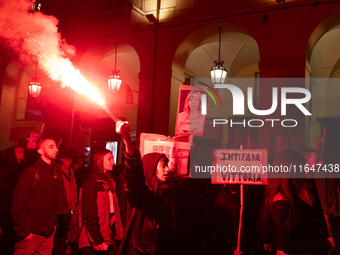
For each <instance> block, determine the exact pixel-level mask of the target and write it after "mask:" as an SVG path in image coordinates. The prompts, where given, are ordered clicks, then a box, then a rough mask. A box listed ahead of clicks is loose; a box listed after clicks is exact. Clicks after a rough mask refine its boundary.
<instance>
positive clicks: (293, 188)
mask: <svg viewBox="0 0 340 255" xmlns="http://www.w3.org/2000/svg"><path fill="white" fill-rule="evenodd" d="M305 163H306V160H305V158H304V157H303V155H302V154H300V153H298V152H297V151H294V150H285V151H283V152H281V153H280V154H279V155H278V156H277V158H276V159H275V161H274V165H273V166H281V165H282V166H288V167H289V166H290V165H304V164H305ZM298 177H300V178H298ZM304 177H305V176H303V175H301V176H298V175H297V173H294V172H293V171H292V172H283V171H282V172H278V173H275V176H271V177H270V179H269V183H268V186H267V188H266V193H265V203H264V206H263V211H262V215H261V216H262V217H261V224H262V226H264V228H267V229H266V231H267V233H266V239H267V240H266V241H265V242H264V243H266V244H265V247H269V245H268V242H271V244H272V246H271V249H272V254H277V255H283V254H308V255H312V254H313V255H314V254H323V253H324V252H327V251H328V250H329V249H334V247H335V244H334V240H333V238H332V237H328V238H326V237H322V236H320V231H319V230H320V229H321V228H322V226H320V222H318V221H317V220H315V215H314V214H313V210H311V208H312V205H313V202H314V199H313V194H312V190H311V185H310V180H308V179H305V178H304ZM262 228H263V227H262ZM269 237H272V238H269ZM275 252H276V253H275Z"/></svg>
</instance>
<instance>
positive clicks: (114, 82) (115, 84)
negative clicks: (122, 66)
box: [107, 43, 122, 93]
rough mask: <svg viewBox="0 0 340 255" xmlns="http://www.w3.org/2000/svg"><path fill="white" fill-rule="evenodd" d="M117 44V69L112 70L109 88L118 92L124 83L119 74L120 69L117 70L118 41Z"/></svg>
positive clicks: (108, 81)
mask: <svg viewBox="0 0 340 255" xmlns="http://www.w3.org/2000/svg"><path fill="white" fill-rule="evenodd" d="M115 45H116V47H115V69H114V70H111V72H112V75H110V76H109V79H108V80H107V83H108V86H109V90H110V91H111V92H113V93H117V92H118V91H119V89H120V86H121V85H122V79H121V78H120V76H119V70H117V43H115Z"/></svg>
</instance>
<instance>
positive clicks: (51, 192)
mask: <svg viewBox="0 0 340 255" xmlns="http://www.w3.org/2000/svg"><path fill="white" fill-rule="evenodd" d="M61 178H62V177H61V173H60V172H59V171H58V170H57V167H56V166H55V164H54V163H53V162H52V164H51V165H49V164H47V163H46V162H45V161H43V160H42V159H41V158H39V159H38V160H37V161H36V163H35V164H34V165H33V166H31V167H29V168H27V169H26V170H25V171H24V172H22V174H21V175H20V176H19V180H18V184H17V186H16V187H15V190H14V193H13V201H12V204H11V212H12V218H13V222H14V229H15V232H16V234H17V235H18V236H19V238H20V239H23V238H25V237H26V236H28V235H29V234H30V233H33V234H37V235H42V236H45V237H48V236H50V235H51V234H52V233H53V231H54V228H55V226H57V224H58V217H57V211H59V212H63V213H67V212H69V208H68V204H67V199H66V194H65V190H64V189H63V188H61V187H62V179H61Z"/></svg>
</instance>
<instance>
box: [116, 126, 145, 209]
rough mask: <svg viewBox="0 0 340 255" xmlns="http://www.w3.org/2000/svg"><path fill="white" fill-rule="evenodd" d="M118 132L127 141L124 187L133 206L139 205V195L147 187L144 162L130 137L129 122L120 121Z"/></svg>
mask: <svg viewBox="0 0 340 255" xmlns="http://www.w3.org/2000/svg"><path fill="white" fill-rule="evenodd" d="M116 132H117V133H118V134H120V135H121V136H122V137H123V139H124V143H125V162H124V188H125V192H126V193H127V197H128V200H129V203H130V205H131V206H132V207H136V206H138V205H137V203H138V201H139V197H140V196H142V194H143V193H144V191H145V190H146V189H147V186H146V184H145V177H144V172H143V163H142V159H141V155H140V153H139V150H138V149H137V148H135V147H134V145H133V143H132V141H131V138H130V133H129V132H130V127H129V125H128V123H127V122H118V123H117V127H116Z"/></svg>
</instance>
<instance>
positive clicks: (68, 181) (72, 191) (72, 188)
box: [60, 165, 78, 209]
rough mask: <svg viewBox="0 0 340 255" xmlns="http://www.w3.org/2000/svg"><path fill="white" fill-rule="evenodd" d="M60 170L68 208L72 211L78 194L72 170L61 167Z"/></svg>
mask: <svg viewBox="0 0 340 255" xmlns="http://www.w3.org/2000/svg"><path fill="white" fill-rule="evenodd" d="M60 170H61V173H62V176H63V183H64V188H65V193H66V196H67V201H68V204H69V206H70V208H73V209H74V208H75V207H76V205H77V203H78V192H77V183H76V179H75V178H74V171H73V168H69V169H66V168H64V167H63V166H62V165H61V166H60Z"/></svg>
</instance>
